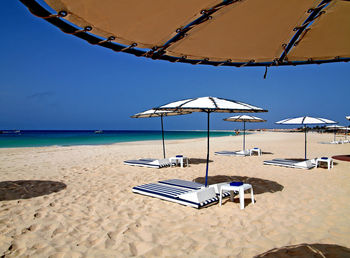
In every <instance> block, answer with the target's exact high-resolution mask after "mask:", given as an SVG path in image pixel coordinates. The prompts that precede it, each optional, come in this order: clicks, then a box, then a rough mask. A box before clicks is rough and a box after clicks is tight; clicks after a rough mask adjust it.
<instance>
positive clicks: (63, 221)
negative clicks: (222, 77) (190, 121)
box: [0, 132, 350, 257]
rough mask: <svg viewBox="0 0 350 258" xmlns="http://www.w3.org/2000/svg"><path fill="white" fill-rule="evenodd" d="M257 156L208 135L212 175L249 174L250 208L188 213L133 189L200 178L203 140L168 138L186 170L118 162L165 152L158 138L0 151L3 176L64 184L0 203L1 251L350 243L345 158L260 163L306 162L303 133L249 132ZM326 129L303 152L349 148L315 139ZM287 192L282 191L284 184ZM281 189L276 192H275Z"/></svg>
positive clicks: (241, 250)
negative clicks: (330, 162) (305, 165)
mask: <svg viewBox="0 0 350 258" xmlns="http://www.w3.org/2000/svg"><path fill="white" fill-rule="evenodd" d="M246 140H247V147H248V148H250V147H260V148H261V149H262V150H263V151H264V152H269V154H264V155H263V156H260V157H256V156H255V157H224V156H216V155H214V152H215V151H220V150H240V149H241V148H242V143H241V142H242V137H240V136H238V137H222V138H212V139H211V146H210V149H211V151H210V153H211V157H210V159H211V160H212V161H213V162H211V163H210V164H209V176H218V175H222V176H242V177H254V178H257V179H256V181H257V182H258V184H259V182H261V185H254V184H253V187H254V190H255V191H256V194H255V199H256V204H255V205H252V204H251V203H250V202H249V201H248V200H249V195H246V201H247V203H248V205H247V206H246V208H245V209H244V210H240V209H239V203H238V202H230V201H228V200H225V201H224V204H223V206H221V207H220V206H219V205H214V206H210V207H208V208H204V209H200V210H197V209H194V208H190V207H186V206H182V205H179V204H176V203H172V202H167V201H162V200H160V199H156V198H151V197H147V196H142V195H138V194H134V193H132V191H131V189H132V187H133V186H136V185H140V184H144V183H151V182H156V181H158V180H162V179H171V178H179V179H184V180H194V179H196V178H198V177H203V176H204V174H205V158H206V139H205V138H204V139H194V140H176V141H166V143H167V145H166V149H167V155H168V156H169V157H170V156H173V155H176V154H183V155H186V156H188V157H190V158H191V159H192V160H193V161H194V162H193V163H191V164H190V167H188V168H183V169H182V168H180V167H176V168H162V169H152V168H140V167H131V166H126V165H123V160H127V159H136V158H146V157H153V158H155V157H159V158H161V156H162V149H161V148H162V146H161V142H160V141H159V142H158V141H153V142H136V143H123V144H114V145H106V146H75V147H42V148H41V147H40V148H16V149H0V182H3V181H16V180H51V181H57V182H63V183H65V184H66V185H67V187H66V189H64V190H61V191H59V192H57V193H51V194H48V195H43V196H39V197H35V198H30V199H20V200H19V199H17V200H11V201H1V202H0V255H4V254H5V255H8V256H9V257H15V256H16V257H17V256H31V257H32V256H36V257H86V256H87V257H112V256H113V257H129V256H145V257H155V256H157V257H165V256H171V257H174V256H176V257H178V256H181V257H198V256H204V257H218V256H220V257H252V256H254V255H258V254H261V253H263V252H265V251H268V250H270V249H272V248H278V247H283V246H287V245H294V244H301V243H309V244H312V243H321V244H337V245H340V246H344V247H348V248H349V247H350V244H349V243H350V220H349V217H350V205H349V202H350V183H349V182H350V162H345V161H337V160H335V162H336V164H335V166H334V168H333V169H332V170H330V171H328V170H327V169H324V168H316V169H312V170H301V169H291V168H282V167H275V166H266V165H263V160H267V159H273V158H303V157H304V135H303V134H302V133H271V132H264V133H257V134H254V135H248V136H247V138H246ZM331 140H332V135H330V134H322V135H321V134H316V133H309V134H308V157H309V158H314V157H321V156H328V157H330V156H333V155H340V154H350V144H343V145H330V144H319V142H321V141H331ZM282 188H283V189H282ZM281 189H282V190H281Z"/></svg>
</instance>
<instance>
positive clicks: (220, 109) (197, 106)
mask: <svg viewBox="0 0 350 258" xmlns="http://www.w3.org/2000/svg"><path fill="white" fill-rule="evenodd" d="M155 109H156V110H168V111H175V112H178V111H180V112H183V111H188V112H204V113H207V128H208V130H207V165H206V172H205V186H207V185H208V168H209V131H210V113H258V112H267V110H264V109H262V108H259V107H256V106H252V105H249V104H246V103H243V102H239V101H235V100H229V99H222V98H216V97H201V98H192V99H185V100H179V101H175V102H171V103H169V104H166V105H163V106H160V107H158V108H155Z"/></svg>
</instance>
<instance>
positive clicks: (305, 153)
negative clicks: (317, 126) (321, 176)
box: [304, 125, 307, 160]
mask: <svg viewBox="0 0 350 258" xmlns="http://www.w3.org/2000/svg"><path fill="white" fill-rule="evenodd" d="M304 129H305V160H306V145H307V140H306V125H304Z"/></svg>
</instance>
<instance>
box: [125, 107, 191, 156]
mask: <svg viewBox="0 0 350 258" xmlns="http://www.w3.org/2000/svg"><path fill="white" fill-rule="evenodd" d="M186 114H191V112H186V111H183V112H176V111H166V110H155V109H149V110H146V111H144V112H141V113H137V114H135V115H133V116H131V118H149V117H160V121H161V127H162V142H163V157H164V158H165V144H164V126H163V117H164V116H178V115H186Z"/></svg>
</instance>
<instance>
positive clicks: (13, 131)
mask: <svg viewBox="0 0 350 258" xmlns="http://www.w3.org/2000/svg"><path fill="white" fill-rule="evenodd" d="M0 134H21V131H20V130H0Z"/></svg>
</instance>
